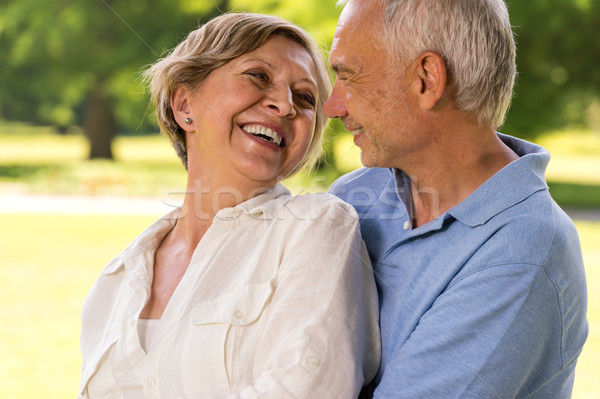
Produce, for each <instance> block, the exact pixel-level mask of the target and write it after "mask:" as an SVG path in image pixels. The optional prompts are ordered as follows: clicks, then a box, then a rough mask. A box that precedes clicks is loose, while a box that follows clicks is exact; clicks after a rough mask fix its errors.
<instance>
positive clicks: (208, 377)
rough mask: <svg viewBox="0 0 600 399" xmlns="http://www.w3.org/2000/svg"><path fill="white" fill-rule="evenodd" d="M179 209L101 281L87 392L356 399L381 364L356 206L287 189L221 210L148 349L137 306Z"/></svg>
mask: <svg viewBox="0 0 600 399" xmlns="http://www.w3.org/2000/svg"><path fill="white" fill-rule="evenodd" d="M178 217H183V215H179V210H175V211H173V212H171V213H169V214H168V215H167V216H165V217H163V218H162V219H160V220H158V221H157V222H156V223H154V224H153V225H152V226H150V227H149V228H148V229H147V230H146V231H144V232H143V233H142V234H141V235H140V236H139V237H138V238H137V239H136V240H135V241H134V242H133V243H132V244H131V245H130V246H129V247H128V248H127V249H126V250H125V251H124V252H123V253H121V254H120V255H119V256H117V257H116V258H115V259H113V260H112V261H111V262H110V263H109V264H108V265H107V267H106V268H105V269H104V270H103V272H102V274H101V275H100V277H99V279H98V281H97V282H96V284H95V285H94V287H93V288H92V290H91V291H90V293H89V295H88V298H87V300H86V303H85V305H84V308H83V311H82V334H81V350H82V358H83V362H82V377H81V385H80V395H81V397H86V398H88V397H89V398H107V399H108V398H140V397H145V398H168V399H172V398H188V399H191V398H221V399H222V398H287V397H294V398H355V397H357V396H358V392H359V391H360V388H361V386H362V385H363V384H364V383H366V382H368V381H370V380H371V379H372V377H373V376H374V375H375V373H376V371H377V369H378V367H379V360H380V342H379V328H378V303H377V293H376V288H375V283H374V280H373V273H372V269H371V264H370V262H369V258H368V255H367V252H366V249H365V246H364V243H363V242H362V240H361V237H360V232H359V227H358V218H357V215H356V212H355V211H354V209H353V208H352V207H351V206H349V205H348V204H346V203H344V202H342V201H341V200H339V199H337V198H336V197H333V196H331V195H329V194H312V195H304V196H299V197H292V196H291V195H290V194H289V191H287V189H285V188H284V187H283V186H280V185H278V186H275V187H273V188H272V189H270V190H269V191H267V192H265V193H263V194H261V195H259V196H257V197H255V198H252V199H250V200H248V201H246V202H244V203H242V204H240V205H238V206H236V207H234V208H226V209H223V210H221V211H220V212H219V213H218V214H217V215H216V217H215V219H214V220H213V223H212V225H211V227H210V228H209V229H208V231H207V232H206V233H205V235H204V237H203V238H202V240H201V241H200V243H199V244H198V246H197V248H196V250H195V252H194V255H193V256H192V260H191V262H190V265H189V267H188V269H187V271H186V273H185V275H184V276H183V278H182V279H181V282H180V283H179V285H178V287H177V288H176V290H175V292H174V293H173V296H172V297H171V299H170V301H169V303H168V305H167V307H166V309H165V311H164V313H163V316H162V318H161V320H160V322H159V326H158V327H157V330H156V332H155V333H156V335H155V338H154V340H153V342H152V344H150V346H149V347H148V350H147V352H146V351H144V350H143V349H142V347H141V346H140V341H139V336H138V329H137V325H138V316H139V313H140V311H141V310H142V308H143V307H144V305H145V303H146V301H147V299H148V297H149V294H150V287H151V281H152V273H153V262H154V261H153V259H154V253H155V251H156V249H157V248H158V246H159V245H160V242H161V241H162V239H163V238H164V237H165V236H166V234H167V233H168V232H169V231H170V230H171V229H172V228H173V226H174V225H175V223H176V220H177V218H178ZM186 217H194V215H186Z"/></svg>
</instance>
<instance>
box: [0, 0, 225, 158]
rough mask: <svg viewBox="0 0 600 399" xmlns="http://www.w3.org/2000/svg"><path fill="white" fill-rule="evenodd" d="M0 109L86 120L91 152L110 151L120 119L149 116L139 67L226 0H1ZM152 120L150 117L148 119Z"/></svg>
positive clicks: (65, 121) (16, 114)
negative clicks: (2, 85)
mask: <svg viewBox="0 0 600 399" xmlns="http://www.w3.org/2000/svg"><path fill="white" fill-rule="evenodd" d="M2 8H3V9H2V11H1V12H0V54H2V58H3V60H2V62H1V63H0V64H1V65H2V66H1V67H0V78H1V79H2V81H3V82H6V86H7V87H6V89H5V90H3V91H2V93H1V94H0V104H1V108H0V111H1V112H2V115H3V116H4V117H6V118H9V119H21V120H28V121H31V122H43V123H52V124H55V125H57V126H68V125H70V124H73V123H82V124H83V127H84V131H85V133H86V136H87V137H88V139H89V141H90V158H112V151H111V146H110V143H111V140H112V138H113V137H114V135H115V133H116V129H117V126H122V127H124V128H126V129H128V130H135V129H137V128H139V126H141V125H143V124H144V121H143V116H144V114H145V111H146V109H147V96H146V95H145V94H144V90H143V88H142V87H141V86H140V81H139V71H140V70H141V69H142V67H143V66H144V65H147V64H150V63H152V62H153V61H154V60H156V59H157V58H159V56H160V55H161V54H162V53H163V52H164V50H165V49H168V48H171V47H173V46H174V45H175V44H176V43H177V42H178V41H180V40H181V39H182V38H183V37H184V36H185V34H187V33H188V32H189V31H190V30H192V29H194V28H195V27H196V26H197V24H198V21H199V20H200V21H205V20H207V19H209V18H211V17H213V16H215V15H218V14H220V13H221V10H226V9H227V8H228V5H227V0H219V1H217V2H199V1H194V0H177V1H173V0H160V1H159V0H154V1H151V2H150V1H148V0H91V1H76V0H4V5H3V6H2ZM145 126H148V125H145Z"/></svg>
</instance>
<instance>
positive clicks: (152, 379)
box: [146, 377, 156, 388]
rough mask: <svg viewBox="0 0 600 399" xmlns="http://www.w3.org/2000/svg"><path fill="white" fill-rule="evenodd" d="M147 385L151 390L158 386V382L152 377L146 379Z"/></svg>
mask: <svg viewBox="0 0 600 399" xmlns="http://www.w3.org/2000/svg"><path fill="white" fill-rule="evenodd" d="M146 383H147V384H148V386H149V387H150V388H153V387H154V386H155V385H156V381H154V378H152V377H148V379H146Z"/></svg>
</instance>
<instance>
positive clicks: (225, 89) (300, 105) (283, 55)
mask: <svg viewBox="0 0 600 399" xmlns="http://www.w3.org/2000/svg"><path fill="white" fill-rule="evenodd" d="M182 89H183V91H184V95H185V103H184V106H183V108H185V110H186V112H187V113H189V117H190V118H191V119H192V121H193V122H192V124H191V125H189V126H188V131H189V130H193V133H188V134H187V140H188V142H187V145H188V165H189V166H188V170H189V173H190V174H198V177H201V176H202V174H203V173H207V172H208V173H210V174H211V176H212V177H217V176H219V177H220V178H221V179H225V180H224V181H230V182H231V184H232V186H233V187H232V188H235V182H237V181H239V179H240V178H243V179H244V180H246V183H245V184H247V180H250V181H252V182H256V185H257V187H266V186H272V185H275V184H276V183H277V182H278V181H279V180H281V179H282V178H284V177H286V176H287V175H289V174H290V172H292V171H293V170H294V169H295V168H296V166H297V165H298V164H299V163H300V162H301V161H302V160H303V158H304V156H305V155H306V153H307V151H308V148H309V146H310V143H311V140H312V137H313V134H314V130H315V119H316V109H315V104H316V103H317V96H318V89H317V80H316V69H315V66H314V63H313V60H312V58H311V56H310V55H309V53H308V52H307V51H306V49H304V47H302V46H301V45H300V44H298V43H296V42H294V41H292V40H289V39H287V38H285V37H282V36H273V37H272V38H271V39H269V40H268V41H267V42H266V43H265V44H264V45H262V46H261V47H259V48H258V49H256V50H254V51H252V52H250V53H247V54H244V55H242V56H240V57H238V58H236V59H234V60H232V61H230V62H229V63H227V64H225V65H223V66H222V67H220V68H217V69H215V70H214V71H213V72H211V74H210V75H209V76H208V78H207V79H206V80H205V81H204V83H203V84H202V85H201V86H200V87H199V88H197V89H196V90H195V91H193V92H192V91H191V90H189V88H186V87H183V88H182ZM176 95H177V94H176Z"/></svg>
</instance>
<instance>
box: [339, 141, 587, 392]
mask: <svg viewBox="0 0 600 399" xmlns="http://www.w3.org/2000/svg"><path fill="white" fill-rule="evenodd" d="M499 136H500V138H501V139H502V140H503V141H504V142H505V143H506V144H507V145H508V146H509V147H511V148H512V149H513V151H515V152H516V153H517V154H518V155H519V157H520V158H519V159H517V160H516V161H514V162H512V163H510V164H509V165H507V166H506V167H504V168H503V169H502V170H500V171H499V172H498V173H496V174H495V175H494V176H492V177H491V178H490V179H489V180H488V181H486V182H485V183H484V184H483V185H482V186H480V187H479V188H478V189H477V190H475V191H474V192H473V193H472V194H471V195H470V196H469V197H467V198H466V199H465V200H464V201H463V202H462V203H460V204H459V205H457V206H455V207H453V208H451V209H450V210H448V211H447V212H445V213H444V214H442V215H441V216H440V217H438V218H436V219H435V220H433V221H431V222H429V223H427V224H425V225H423V226H420V227H418V228H415V229H413V228H412V226H411V218H410V217H409V210H410V206H411V201H410V181H409V180H408V178H407V177H406V175H405V174H404V173H403V172H401V171H398V170H390V169H379V168H375V169H360V170H357V171H355V172H352V173H350V174H348V175H345V176H343V177H341V178H340V179H339V180H338V181H336V182H335V183H334V185H333V186H332V188H331V190H330V192H331V193H333V194H335V195H337V196H339V197H340V198H342V199H344V200H345V201H347V202H349V203H350V204H352V205H354V207H355V208H356V210H357V212H358V214H359V218H360V223H361V231H362V236H363V238H364V240H365V242H366V244H367V248H368V250H369V255H370V257H371V260H372V262H373V265H374V272H375V277H376V281H377V286H378V289H379V300H380V323H381V338H382V351H383V353H382V363H381V366H380V369H379V372H378V375H377V377H376V380H375V384H376V385H377V387H376V389H375V392H374V397H375V398H390V399H392V398H393V399H400V398H419V399H421V398H515V397H518V398H522V397H535V398H553V399H554V398H569V397H570V395H571V391H572V387H573V380H574V371H575V364H576V361H577V357H578V355H579V353H580V352H581V349H582V346H583V344H584V342H585V340H586V337H587V332H588V325H587V320H586V307H587V293H586V282H585V274H584V268H583V261H582V256H581V248H580V244H579V239H578V235H577V231H576V230H575V227H574V225H573V223H572V222H571V220H570V219H569V217H568V216H567V215H566V214H565V213H564V212H563V211H562V210H561V209H560V208H559V207H558V205H556V203H555V202H554V201H553V200H552V198H551V197H550V194H549V193H548V187H547V185H546V182H545V179H544V171H545V169H546V165H547V164H548V161H549V160H550V155H549V153H548V152H547V151H546V150H544V149H543V148H541V147H539V146H537V145H534V144H532V143H529V142H526V141H523V140H520V139H516V138H513V137H510V136H505V135H501V134H499ZM429 194H431V195H434V196H435V192H433V191H432V192H430V193H429Z"/></svg>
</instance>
